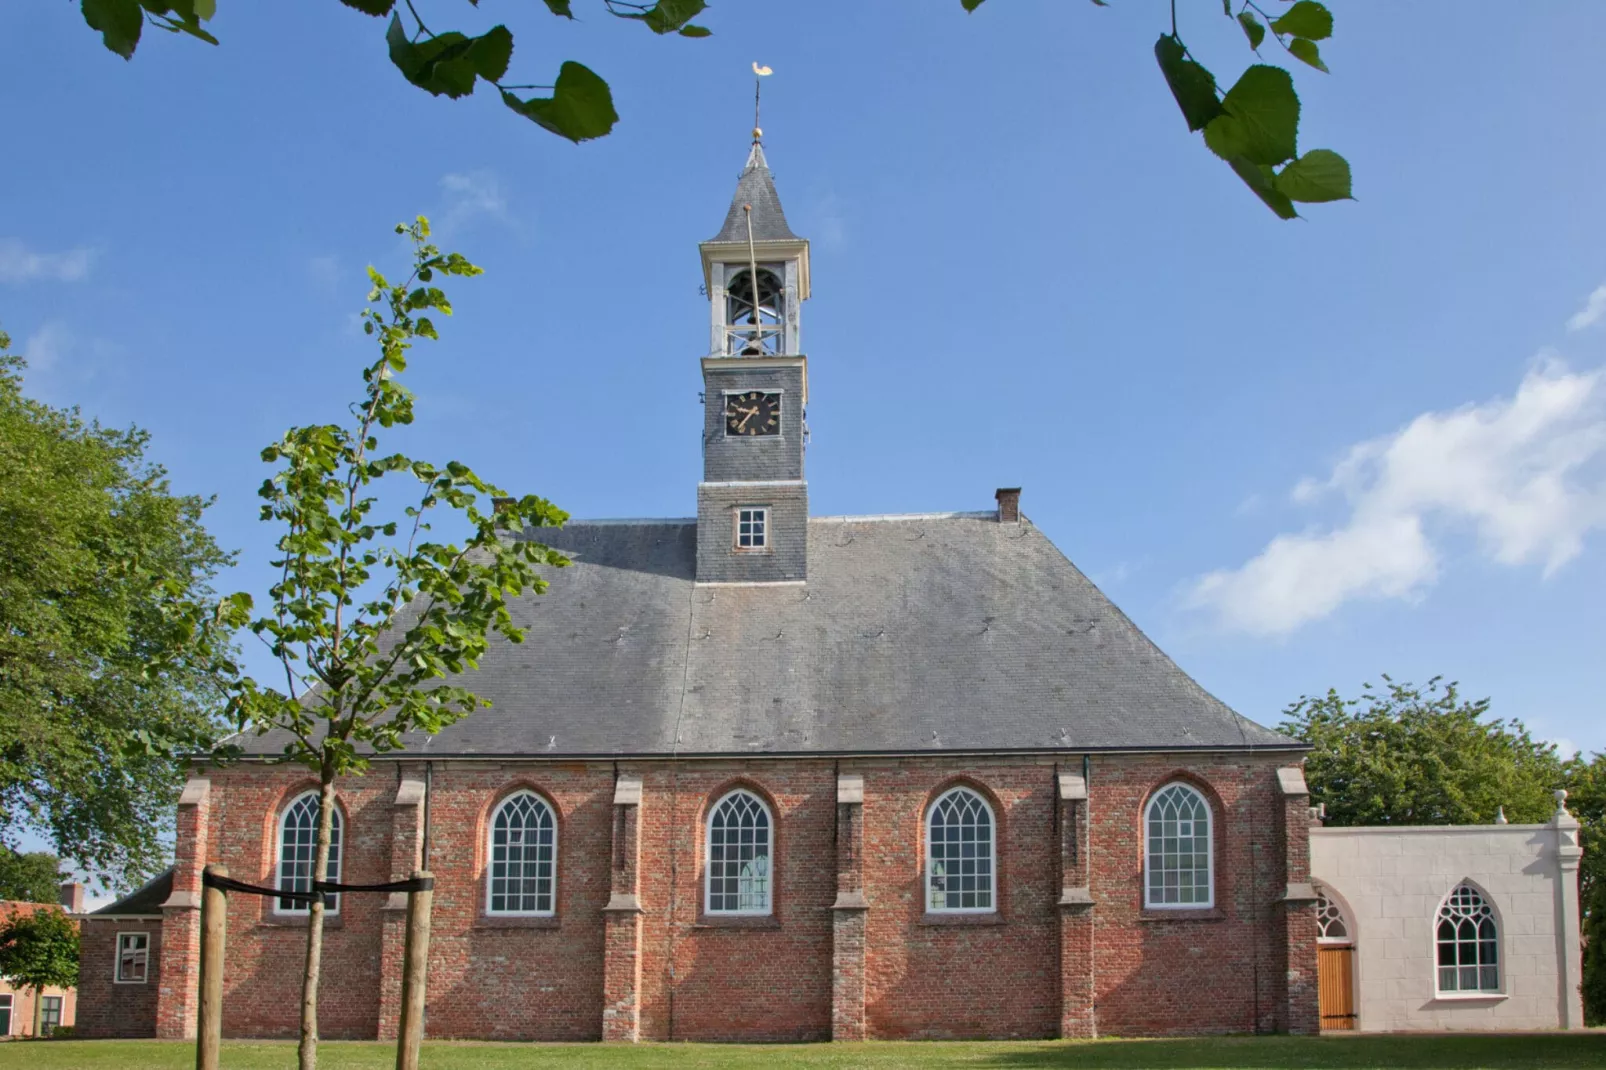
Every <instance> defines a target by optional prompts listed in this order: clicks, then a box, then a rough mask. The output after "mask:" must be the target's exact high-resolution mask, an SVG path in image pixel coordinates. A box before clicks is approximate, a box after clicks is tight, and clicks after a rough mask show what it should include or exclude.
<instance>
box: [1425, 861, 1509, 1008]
mask: <svg viewBox="0 0 1606 1070" xmlns="http://www.w3.org/2000/svg"><path fill="white" fill-rule="evenodd" d="M1435 922H1436V925H1435V931H1434V939H1435V943H1436V944H1437V945H1438V956H1439V959H1438V961H1439V966H1438V989H1439V993H1440V994H1441V995H1461V994H1471V995H1479V994H1493V993H1498V992H1499V991H1500V926H1499V924H1498V923H1497V922H1496V921H1495V916H1494V908H1493V907H1491V906H1490V905H1489V903H1488V901H1487V900H1485V899H1484V898H1483V893H1481V892H1479V891H1478V890H1477V889H1476V888H1474V887H1473V886H1472V885H1470V884H1462V885H1460V886H1459V887H1457V888H1456V889H1455V891H1453V892H1451V893H1450V894H1449V895H1448V896H1446V897H1445V899H1444V902H1443V903H1441V904H1439V914H1438V917H1437V918H1436V919H1435Z"/></svg>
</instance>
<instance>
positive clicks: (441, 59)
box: [385, 15, 513, 99]
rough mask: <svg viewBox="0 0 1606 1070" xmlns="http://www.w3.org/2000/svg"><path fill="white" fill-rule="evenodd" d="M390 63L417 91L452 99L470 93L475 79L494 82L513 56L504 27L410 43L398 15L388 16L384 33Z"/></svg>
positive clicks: (453, 33)
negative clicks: (472, 35) (473, 33)
mask: <svg viewBox="0 0 1606 1070" xmlns="http://www.w3.org/2000/svg"><path fill="white" fill-rule="evenodd" d="M385 41H386V43H387V44H388V45H389V46H390V60H391V62H392V63H394V64H395V65H396V68H397V69H398V70H399V71H401V72H402V76H403V77H404V78H406V79H407V80H408V81H409V82H411V83H413V84H414V85H416V86H418V87H419V88H420V89H427V90H428V91H429V92H431V93H433V94H435V95H436V96H447V97H451V98H453V99H456V98H458V97H465V96H468V95H469V94H470V93H472V92H474V80H475V78H477V77H478V78H484V79H485V80H486V81H488V82H494V81H497V80H498V79H500V78H501V77H502V76H503V75H504V74H506V73H507V65H508V61H509V59H511V58H512V55H513V35H512V33H510V32H509V31H508V28H507V27H506V26H493V27H491V28H490V29H489V30H487V31H486V32H485V33H483V34H481V35H480V36H478V37H465V36H464V35H463V34H460V33H457V32H456V31H451V32H448V33H443V34H440V35H438V36H436V37H432V38H430V39H429V40H427V41H419V42H417V43H414V42H412V41H409V40H408V39H407V31H406V29H405V28H404V27H403V26H402V22H401V19H400V17H399V16H396V15H392V16H391V17H390V26H389V27H388V28H387V29H386V31H385Z"/></svg>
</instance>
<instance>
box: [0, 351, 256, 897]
mask: <svg viewBox="0 0 1606 1070" xmlns="http://www.w3.org/2000/svg"><path fill="white" fill-rule="evenodd" d="M8 344H9V339H7V338H6V337H5V335H4V334H3V333H0V472H3V473H4V478H3V479H0V845H4V846H9V847H14V846H15V842H16V841H15V839H14V837H15V835H16V833H17V832H18V831H20V830H22V829H25V828H29V827H33V828H37V829H40V830H41V831H43V832H45V833H47V834H48V835H49V836H50V838H51V839H52V840H53V842H54V843H55V845H56V847H57V849H58V850H63V849H65V850H67V851H70V853H71V855H72V857H73V858H75V859H76V860H77V861H78V862H79V863H81V864H83V865H85V866H87V867H91V868H94V869H96V870H98V871H100V872H101V873H102V874H104V875H107V876H108V878H109V880H110V882H111V883H114V884H119V885H128V884H132V883H136V882H138V881H139V880H140V879H141V878H143V877H144V876H146V875H148V874H149V872H150V871H151V870H152V869H153V868H154V867H155V866H157V865H158V864H160V862H161V860H162V858H163V855H164V852H165V848H164V847H163V845H162V842H161V833H162V829H163V816H162V815H166V814H168V813H170V810H171V806H170V803H171V799H172V795H173V793H174V792H175V791H176V790H177V787H178V784H179V783H180V781H181V777H182V773H183V762H182V759H181V757H180V755H181V754H183V753H186V752H194V751H197V750H204V749H206V748H208V747H210V746H211V745H212V743H213V742H214V741H215V740H216V739H217V724H216V722H215V720H214V716H215V714H216V712H217V710H218V709H219V706H220V703H221V693H220V692H219V691H218V688H217V685H216V683H215V677H214V672H215V670H216V669H217V668H218V666H219V660H218V654H219V653H220V652H221V651H222V650H223V649H224V645H223V644H220V643H219V642H218V638H217V635H216V633H215V632H213V631H212V630H210V629H208V628H206V627H205V626H204V625H203V614H202V607H203V606H204V605H205V604H206V603H208V602H210V601H212V600H213V599H214V598H215V597H216V596H215V594H214V593H213V592H212V591H211V589H210V587H209V586H208V583H209V581H210V580H211V578H212V577H213V576H214V575H216V573H217V571H218V569H219V568H221V567H222V566H223V565H225V564H227V563H229V561H230V560H231V558H230V556H229V555H228V554H226V553H224V552H223V551H222V550H220V549H219V548H218V546H217V544H216V543H215V542H213V540H212V538H211V536H209V535H208V534H207V533H206V530H205V528H203V527H202V526H201V514H202V512H203V510H204V509H205V508H206V507H207V505H208V504H210V503H209V501H208V500H206V499H202V498H197V497H192V496H187V495H179V494H174V493H173V492H172V490H171V489H170V488H169V486H168V482H167V475H166V473H165V472H164V471H163V470H162V468H161V467H159V466H157V465H153V464H151V463H149V462H148V461H147V460H146V459H145V448H146V446H147V444H148V442H149V436H148V435H147V434H146V433H145V432H144V431H141V430H139V429H138V428H131V429H129V430H126V431H118V430H112V429H109V428H104V427H102V426H100V425H99V424H98V423H95V422H94V421H90V420H85V419H84V418H83V417H82V416H81V415H80V414H79V413H78V411H77V410H76V409H56V408H52V407H50V406H48V405H45V404H42V403H40V402H38V401H34V400H32V399H30V398H28V397H25V396H24V395H23V392H22V385H23V384H22V370H23V367H24V365H23V362H22V360H21V359H20V358H19V357H16V356H12V355H10V353H9V352H8ZM52 898H54V897H53V896H52Z"/></svg>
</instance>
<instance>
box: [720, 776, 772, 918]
mask: <svg viewBox="0 0 1606 1070" xmlns="http://www.w3.org/2000/svg"><path fill="white" fill-rule="evenodd" d="M773 828H774V821H773V819H772V818H771V817H770V808H769V807H768V806H765V805H764V800H763V799H760V798H759V797H758V796H757V795H754V794H753V793H752V792H750V791H747V790H746V789H743V788H737V789H736V790H735V791H732V792H730V793H729V794H727V795H725V796H724V797H722V798H721V799H720V800H719V801H718V802H717V803H715V804H714V807H713V809H712V810H710V811H709V812H708V857H707V859H706V863H707V864H706V865H705V866H704V869H705V871H706V877H705V881H706V888H705V894H704V910H705V911H706V912H707V913H709V914H727V915H728V914H769V913H771V911H772V910H773V896H772V889H773V883H774V882H773V876H774V867H773V865H772V864H771V857H772V853H773V844H774V841H773V837H772V836H771V832H772V830H773Z"/></svg>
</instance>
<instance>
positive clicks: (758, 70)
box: [753, 60, 775, 145]
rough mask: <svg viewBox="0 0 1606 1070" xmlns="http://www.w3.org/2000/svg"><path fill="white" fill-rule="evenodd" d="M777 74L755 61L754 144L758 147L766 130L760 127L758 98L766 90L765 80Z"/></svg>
mask: <svg viewBox="0 0 1606 1070" xmlns="http://www.w3.org/2000/svg"><path fill="white" fill-rule="evenodd" d="M774 73H775V72H774V71H772V70H770V69H769V68H768V67H760V66H759V65H758V61H757V60H754V61H753V144H755V145H757V144H759V143H760V142H761V141H763V140H764V128H763V127H761V126H759V125H758V98H759V93H760V91H761V90H762V89H763V88H764V79H765V78H767V77H768V76H769V75H771V74H774Z"/></svg>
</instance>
